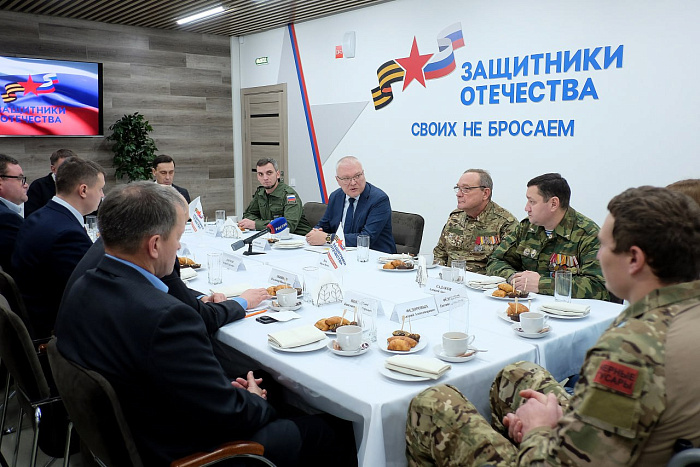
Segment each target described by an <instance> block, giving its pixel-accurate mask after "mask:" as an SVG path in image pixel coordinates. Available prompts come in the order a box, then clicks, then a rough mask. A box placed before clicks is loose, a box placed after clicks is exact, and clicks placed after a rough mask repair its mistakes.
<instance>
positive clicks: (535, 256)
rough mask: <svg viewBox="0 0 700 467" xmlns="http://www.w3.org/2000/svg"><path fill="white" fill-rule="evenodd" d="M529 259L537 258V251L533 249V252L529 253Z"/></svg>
mask: <svg viewBox="0 0 700 467" xmlns="http://www.w3.org/2000/svg"><path fill="white" fill-rule="evenodd" d="M530 258H532V259H535V258H537V250H535V249H533V250H532V251H531V252H530Z"/></svg>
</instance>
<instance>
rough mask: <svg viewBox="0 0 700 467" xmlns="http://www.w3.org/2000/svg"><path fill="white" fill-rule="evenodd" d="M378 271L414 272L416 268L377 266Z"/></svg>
mask: <svg viewBox="0 0 700 467" xmlns="http://www.w3.org/2000/svg"><path fill="white" fill-rule="evenodd" d="M378 269H379V270H380V271H384V272H416V271H417V270H418V268H417V267H416V266H413V267H412V268H411V269H384V266H379V268H378Z"/></svg>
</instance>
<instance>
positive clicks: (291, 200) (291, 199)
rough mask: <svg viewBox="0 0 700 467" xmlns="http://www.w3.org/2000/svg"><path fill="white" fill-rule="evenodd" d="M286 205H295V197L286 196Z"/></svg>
mask: <svg viewBox="0 0 700 467" xmlns="http://www.w3.org/2000/svg"><path fill="white" fill-rule="evenodd" d="M287 204H297V197H296V195H287Z"/></svg>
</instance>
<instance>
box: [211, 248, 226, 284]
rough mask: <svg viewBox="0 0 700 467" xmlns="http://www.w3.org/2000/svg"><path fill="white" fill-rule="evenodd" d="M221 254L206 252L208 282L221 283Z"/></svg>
mask: <svg viewBox="0 0 700 467" xmlns="http://www.w3.org/2000/svg"><path fill="white" fill-rule="evenodd" d="M222 259H223V256H222V254H221V253H207V274H208V278H209V283H210V284H212V285H216V284H221V282H222V281H221V266H222V264H221V263H222Z"/></svg>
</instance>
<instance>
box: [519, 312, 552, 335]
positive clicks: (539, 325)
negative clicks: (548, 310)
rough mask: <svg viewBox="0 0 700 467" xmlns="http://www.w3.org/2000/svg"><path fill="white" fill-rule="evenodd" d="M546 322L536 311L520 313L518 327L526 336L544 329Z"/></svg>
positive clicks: (542, 315)
mask: <svg viewBox="0 0 700 467" xmlns="http://www.w3.org/2000/svg"><path fill="white" fill-rule="evenodd" d="M546 322H547V317H546V316H545V315H544V314H542V313H537V312H536V311H526V312H525V313H520V327H521V328H522V330H523V331H524V332H526V333H528V334H535V333H538V332H540V331H541V330H542V329H543V328H544V325H545V323H546Z"/></svg>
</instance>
